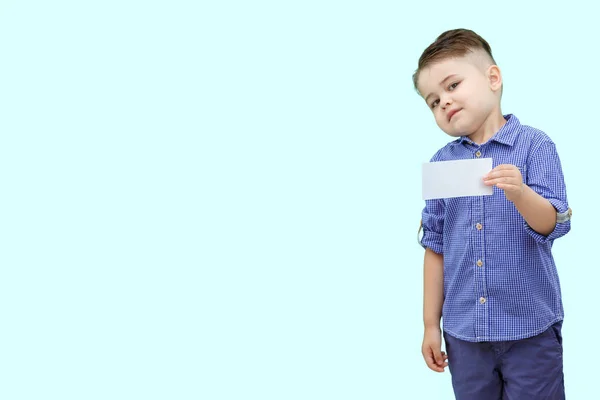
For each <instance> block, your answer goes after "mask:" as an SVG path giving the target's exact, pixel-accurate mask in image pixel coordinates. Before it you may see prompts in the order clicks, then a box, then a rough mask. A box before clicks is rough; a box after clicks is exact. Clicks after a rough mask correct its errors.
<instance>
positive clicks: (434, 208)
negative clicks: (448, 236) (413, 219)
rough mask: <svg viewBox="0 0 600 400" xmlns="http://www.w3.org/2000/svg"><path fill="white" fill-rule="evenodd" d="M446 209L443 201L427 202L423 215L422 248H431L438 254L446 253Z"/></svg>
mask: <svg viewBox="0 0 600 400" xmlns="http://www.w3.org/2000/svg"><path fill="white" fill-rule="evenodd" d="M444 209H445V206H444V202H443V200H426V201H425V208H424V209H423V212H422V215H421V223H422V225H423V238H422V239H421V246H423V248H430V249H431V250H433V251H434V252H436V253H438V254H443V252H444V240H443V237H444V235H443V233H444Z"/></svg>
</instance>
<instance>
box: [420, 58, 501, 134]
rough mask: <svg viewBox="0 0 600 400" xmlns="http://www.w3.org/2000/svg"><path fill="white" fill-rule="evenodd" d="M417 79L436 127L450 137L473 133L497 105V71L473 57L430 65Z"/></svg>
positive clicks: (498, 80) (495, 68) (482, 60)
mask: <svg viewBox="0 0 600 400" xmlns="http://www.w3.org/2000/svg"><path fill="white" fill-rule="evenodd" d="M418 79H419V80H418V89H419V92H420V94H421V96H422V97H423V98H424V99H425V101H426V103H427V106H428V107H429V108H430V110H431V111H432V112H433V115H434V117H435V121H436V123H437V125H438V126H439V127H440V129H441V130H443V131H444V132H446V133H447V134H448V135H450V136H453V137H458V136H469V135H471V134H473V133H474V132H476V131H477V130H478V129H480V128H481V127H482V125H483V124H484V123H485V121H486V119H487V117H488V116H489V115H490V113H491V112H492V111H493V109H494V108H495V107H499V105H500V97H499V89H500V88H501V84H502V79H501V77H500V71H499V69H498V67H496V66H493V65H491V64H489V63H487V64H486V62H485V60H484V59H483V58H482V57H481V56H478V55H475V54H471V55H467V56H464V57H460V58H450V59H446V60H442V61H440V62H437V63H435V64H431V65H430V66H428V67H426V68H424V69H423V70H422V71H421V73H420V74H419V77H418Z"/></svg>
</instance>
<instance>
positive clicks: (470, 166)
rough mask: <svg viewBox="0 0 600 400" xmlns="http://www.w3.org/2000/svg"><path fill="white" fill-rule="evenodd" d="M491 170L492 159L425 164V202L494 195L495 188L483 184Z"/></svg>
mask: <svg viewBox="0 0 600 400" xmlns="http://www.w3.org/2000/svg"><path fill="white" fill-rule="evenodd" d="M491 170H492V159H491V158H477V159H473V160H455V161H438V162H430V163H424V164H423V200H430V199H447V198H452V197H463V196H486V195H487V196H489V195H492V194H493V193H494V188H493V187H492V186H486V185H484V183H483V176H484V175H485V174H487V173H488V172H490V171H491Z"/></svg>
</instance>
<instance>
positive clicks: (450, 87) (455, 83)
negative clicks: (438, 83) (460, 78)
mask: <svg viewBox="0 0 600 400" xmlns="http://www.w3.org/2000/svg"><path fill="white" fill-rule="evenodd" d="M458 84H459V82H454V83H453V84H452V85H450V86H448V90H454V89H456V87H457V86H458Z"/></svg>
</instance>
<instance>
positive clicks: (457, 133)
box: [444, 130, 467, 138]
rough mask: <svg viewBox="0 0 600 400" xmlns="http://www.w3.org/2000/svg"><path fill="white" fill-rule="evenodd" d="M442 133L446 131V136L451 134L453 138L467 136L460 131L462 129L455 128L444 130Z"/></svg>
mask: <svg viewBox="0 0 600 400" xmlns="http://www.w3.org/2000/svg"><path fill="white" fill-rule="evenodd" d="M444 133H446V135H448V136H452V137H453V138H459V137H461V136H467V135H466V134H465V133H464V132H462V131H455V130H452V131H447V130H444Z"/></svg>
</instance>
